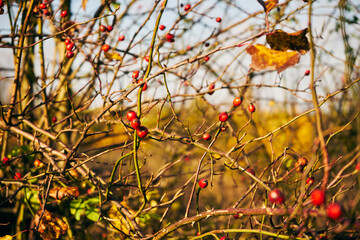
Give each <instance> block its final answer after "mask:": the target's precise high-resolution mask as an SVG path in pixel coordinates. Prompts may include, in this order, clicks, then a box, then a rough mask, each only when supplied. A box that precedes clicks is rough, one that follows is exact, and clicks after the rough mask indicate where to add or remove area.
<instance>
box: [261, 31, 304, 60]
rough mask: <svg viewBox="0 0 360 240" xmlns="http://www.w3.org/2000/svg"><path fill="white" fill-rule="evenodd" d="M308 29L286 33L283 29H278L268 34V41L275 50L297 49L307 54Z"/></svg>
mask: <svg viewBox="0 0 360 240" xmlns="http://www.w3.org/2000/svg"><path fill="white" fill-rule="evenodd" d="M307 31H308V29H307V28H305V29H303V30H300V31H297V32H294V33H286V32H284V31H283V30H280V29H277V30H275V31H274V32H272V33H268V34H267V35H266V41H267V43H268V44H269V45H270V47H271V48H272V49H274V50H282V51H285V50H295V51H298V52H299V53H300V54H305V53H306V52H307V51H309V49H310V47H309V42H308V39H307V37H306V33H307Z"/></svg>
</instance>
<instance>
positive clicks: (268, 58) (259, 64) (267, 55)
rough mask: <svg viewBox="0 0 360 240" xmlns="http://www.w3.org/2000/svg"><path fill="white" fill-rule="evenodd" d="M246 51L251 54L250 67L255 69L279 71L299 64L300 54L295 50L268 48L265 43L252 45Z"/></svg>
mask: <svg viewBox="0 0 360 240" xmlns="http://www.w3.org/2000/svg"><path fill="white" fill-rule="evenodd" d="M246 52H247V53H248V54H250V55H251V64H250V68H252V69H254V70H255V71H260V70H264V69H267V70H276V71H277V72H278V73H280V72H282V71H284V70H285V69H286V68H288V67H290V66H293V65H295V64H297V63H298V62H299V60H300V54H299V53H298V52H295V51H291V52H285V51H278V50H273V49H270V48H267V47H265V46H263V45H259V44H257V45H250V47H248V48H247V49H246Z"/></svg>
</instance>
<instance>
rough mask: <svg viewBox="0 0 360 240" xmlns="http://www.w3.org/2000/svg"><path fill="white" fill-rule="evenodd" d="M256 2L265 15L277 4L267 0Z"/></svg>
mask: <svg viewBox="0 0 360 240" xmlns="http://www.w3.org/2000/svg"><path fill="white" fill-rule="evenodd" d="M258 2H259V3H260V4H261V6H262V7H263V8H264V11H265V12H266V13H269V12H270V11H271V10H272V9H273V8H274V7H276V6H277V4H278V3H279V1H278V0H269V1H263V0H258Z"/></svg>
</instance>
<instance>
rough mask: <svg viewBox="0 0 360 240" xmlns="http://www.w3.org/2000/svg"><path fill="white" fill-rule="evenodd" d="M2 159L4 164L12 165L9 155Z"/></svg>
mask: <svg viewBox="0 0 360 240" xmlns="http://www.w3.org/2000/svg"><path fill="white" fill-rule="evenodd" d="M2 161H3V164H4V165H5V166H9V165H10V159H9V158H8V157H3V159H2Z"/></svg>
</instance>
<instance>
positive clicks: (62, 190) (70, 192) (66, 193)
mask: <svg viewBox="0 0 360 240" xmlns="http://www.w3.org/2000/svg"><path fill="white" fill-rule="evenodd" d="M79 195H80V193H79V189H78V187H57V188H53V189H50V191H49V196H50V197H52V198H55V199H57V200H61V199H63V198H65V197H68V198H77V197H78V196H79Z"/></svg>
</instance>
